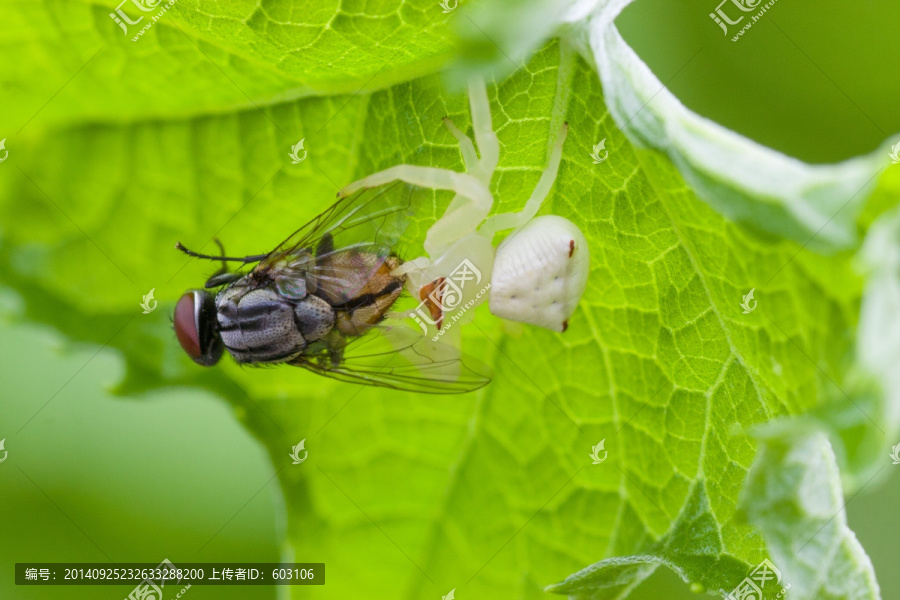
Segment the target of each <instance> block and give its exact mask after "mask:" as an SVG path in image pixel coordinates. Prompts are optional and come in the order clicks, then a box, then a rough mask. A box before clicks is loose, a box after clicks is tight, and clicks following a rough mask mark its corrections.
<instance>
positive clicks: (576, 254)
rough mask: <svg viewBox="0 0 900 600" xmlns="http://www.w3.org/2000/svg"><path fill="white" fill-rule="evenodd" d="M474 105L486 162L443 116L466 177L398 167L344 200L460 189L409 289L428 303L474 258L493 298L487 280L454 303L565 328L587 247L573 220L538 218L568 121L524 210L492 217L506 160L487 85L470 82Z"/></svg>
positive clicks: (416, 263) (355, 186) (409, 271)
mask: <svg viewBox="0 0 900 600" xmlns="http://www.w3.org/2000/svg"><path fill="white" fill-rule="evenodd" d="M469 103H470V108H471V111H472V127H473V129H474V132H475V142H477V144H478V149H479V150H480V152H481V157H480V158H479V157H478V155H477V153H476V151H475V143H473V141H472V140H471V139H470V138H469V137H468V136H466V135H465V134H464V133H463V132H462V131H460V130H459V129H458V128H457V127H456V126H455V125H454V124H453V123H452V122H451V121H450V120H449V119H448V118H445V119H444V123H445V125H446V126H447V128H448V129H449V130H450V132H451V133H452V134H453V136H454V137H455V138H456V139H457V140H458V141H459V145H460V150H461V152H462V155H463V162H464V164H465V167H466V172H465V173H458V172H456V171H451V170H449V169H439V168H435V167H422V166H415V165H406V164H403V165H397V166H394V167H390V168H388V169H385V170H384V171H380V172H378V173H375V174H373V175H369V176H368V177H364V178H363V179H360V180H359V181H357V182H355V183H352V184H350V185H349V186H347V187H346V188H344V189H343V190H342V191H341V195H349V194H352V193H353V192H355V191H357V190H360V189H363V188H369V187H376V186H380V185H384V184H387V183H390V182H393V181H398V180H399V181H404V182H406V183H410V184H413V185H417V186H421V187H426V188H436V189H443V190H450V191H452V192H454V193H455V194H456V195H455V196H454V197H453V200H452V201H451V202H450V204H449V206H448V207H447V210H446V211H445V212H444V215H443V216H442V217H441V218H440V219H438V220H437V221H436V222H435V223H434V224H433V225H432V226H431V228H430V229H429V230H428V233H427V234H426V237H425V242H424V247H425V252H426V253H427V255H428V256H422V257H419V258H416V259H413V260H410V261H407V262H405V263H403V264H402V265H401V266H400V267H398V268H397V269H396V270H395V272H394V273H395V274H405V275H406V276H407V283H406V285H407V288H408V290H409V292H410V293H411V294H412V295H413V297H414V298H421V299H423V300H424V295H425V293H423V290H426V291H427V290H431V289H433V288H434V282H435V281H437V280H439V278H443V277H447V276H449V275H450V274H451V273H452V272H454V270H455V269H457V268H458V267H459V266H460V265H461V264H463V262H464V261H466V260H468V261H469V263H470V264H472V265H474V266H475V267H476V269H477V271H478V272H479V273H480V275H481V279H482V280H485V279H486V280H487V282H490V286H489V288H490V289H489V293H484V292H483V290H484V289H485V287H486V285H487V284H486V282H485V283H480V284H479V285H469V286H466V287H464V288H463V289H462V297H461V298H457V299H456V300H459V302H456V304H455V305H461V304H464V305H466V306H469V307H471V306H475V305H477V304H480V303H481V302H483V301H484V300H485V299H488V300H489V306H490V310H491V312H492V313H493V314H495V315H496V316H498V317H502V318H504V319H509V320H512V321H521V322H524V323H529V324H532V325H537V326H539V327H544V328H547V329H551V330H554V331H565V330H566V328H567V327H568V320H569V317H571V315H572V313H573V312H574V311H575V307H576V306H577V305H578V302H579V300H580V299H581V295H582V294H583V293H584V290H585V287H586V286H587V276H588V271H589V256H588V248H587V242H586V240H585V238H584V235H583V234H582V233H581V230H579V229H578V227H577V226H576V225H575V224H574V223H572V222H571V221H569V220H567V219H564V218H562V217H559V216H553V215H548V216H541V217H537V218H535V215H536V214H537V212H538V211H539V210H540V208H541V205H542V204H543V202H544V200H545V199H546V198H547V195H548V194H549V192H550V188H551V187H552V185H553V182H554V181H555V180H556V174H557V171H558V169H559V163H560V160H561V158H562V148H563V142H564V141H565V138H566V132H567V130H568V124H565V125H563V127H562V128H561V129H560V131H559V134H558V135H557V137H556V141H555V143H554V145H553V148H552V150H551V152H550V158H549V164H548V166H547V168H546V169H545V170H544V172H543V173H542V174H541V177H540V180H539V181H538V183H537V185H536V186H535V188H534V191H532V193H531V197H530V198H529V199H528V201H527V202H526V204H525V207H524V208H523V209H522V210H521V211H520V212H517V213H503V214H499V215H494V216H491V217H488V215H489V214H490V212H491V208H492V207H493V205H494V199H493V197H492V195H491V192H490V190H489V185H490V181H491V177H492V175H493V174H494V170H495V168H496V167H497V162H498V160H499V157H500V143H499V141H498V139H497V135H496V133H494V131H493V128H492V126H491V112H490V103H489V101H488V96H487V88H486V87H485V84H484V81H482V80H475V81H472V82H470V84H469ZM507 229H513V232H512V233H510V235H509V236H508V237H507V238H506V239H505V240H504V241H503V243H502V244H500V246H499V247H498V248H496V249H495V248H494V245H493V238H494V235H495V234H496V233H497V232H499V231H503V230H507ZM431 257H437V258H431ZM426 293H427V292H426ZM438 326H440V322H438Z"/></svg>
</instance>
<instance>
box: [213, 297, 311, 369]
mask: <svg viewBox="0 0 900 600" xmlns="http://www.w3.org/2000/svg"><path fill="white" fill-rule="evenodd" d="M242 291H243V290H239V289H235V288H231V289H229V290H225V291H224V292H223V293H222V294H220V297H219V298H218V299H217V302H216V305H217V309H218V319H219V334H220V335H221V337H222V342H223V343H224V344H225V348H226V349H227V350H228V351H229V352H230V353H231V355H232V356H234V358H235V360H237V361H238V362H242V363H271V362H284V361H286V360H289V359H291V358H293V357H294V356H296V355H298V354H299V353H300V352H302V351H303V349H304V348H306V340H305V339H304V338H303V335H302V334H301V333H300V331H299V330H298V328H297V324H296V322H295V321H294V309H293V306H292V305H291V304H290V303H289V302H287V301H285V300H283V299H281V298H280V297H279V296H278V294H276V293H275V292H274V291H272V290H269V289H265V288H261V289H256V290H251V291H249V292H247V293H246V294H243V295H241V292H242Z"/></svg>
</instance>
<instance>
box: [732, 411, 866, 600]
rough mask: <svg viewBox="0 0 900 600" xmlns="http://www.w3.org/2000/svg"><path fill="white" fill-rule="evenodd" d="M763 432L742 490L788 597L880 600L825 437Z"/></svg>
mask: <svg viewBox="0 0 900 600" xmlns="http://www.w3.org/2000/svg"><path fill="white" fill-rule="evenodd" d="M779 429H780V430H779ZM762 435H763V442H762V445H761V448H760V451H759V456H758V457H757V459H756V462H755V464H754V465H753V469H752V470H751V471H750V475H749V476H748V479H747V485H746V488H745V496H746V497H747V498H748V502H747V512H748V516H749V519H750V521H751V522H752V523H753V524H754V525H756V526H757V527H759V529H760V530H761V531H762V532H763V535H764V536H765V538H766V540H767V542H768V544H767V545H768V549H769V552H770V554H771V556H772V560H773V562H774V563H775V565H776V566H777V567H778V569H779V570H780V571H781V572H782V575H783V578H784V579H783V582H782V585H784V582H787V583H790V585H791V595H790V597H791V598H796V599H797V600H806V599H813V598H815V599H816V600H838V599H841V600H880V598H881V594H880V592H879V589H878V582H877V581H876V580H875V571H874V569H873V567H872V562H871V561H870V560H869V557H868V556H867V555H866V553H865V550H863V548H862V545H861V544H860V543H859V541H858V540H857V539H856V536H855V535H854V534H853V532H852V531H851V530H850V528H849V527H848V526H847V515H846V512H845V511H844V505H845V501H844V498H843V494H842V492H841V481H840V472H839V470H838V466H837V462H836V460H835V456H834V452H833V451H832V449H831V444H829V442H828V439H827V437H826V436H825V435H824V434H822V433H816V432H810V433H807V434H806V435H797V431H796V430H795V429H794V428H792V427H788V428H780V427H772V428H770V430H769V431H768V432H767V433H763V434H762ZM882 462H884V461H883V460H882ZM882 468H883V465H882Z"/></svg>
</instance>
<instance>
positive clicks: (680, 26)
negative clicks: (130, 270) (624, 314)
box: [0, 0, 900, 600]
mask: <svg viewBox="0 0 900 600" xmlns="http://www.w3.org/2000/svg"><path fill="white" fill-rule="evenodd" d="M714 4H715V2H712V1H700V2H688V1H678V2H673V1H671V0H642V1H641V2H638V3H637V4H636V5H635V6H633V7H631V8H630V9H629V10H628V11H627V12H626V13H625V14H624V15H623V16H622V17H621V18H620V20H619V23H620V26H621V29H622V32H623V34H624V35H625V37H626V39H628V40H629V42H630V43H631V44H632V45H633V46H634V47H635V49H636V50H637V51H638V52H639V53H640V54H641V55H642V56H643V57H644V58H645V60H647V61H648V63H649V64H650V65H651V67H653V68H654V70H655V71H656V72H657V74H658V75H659V77H660V79H661V80H663V81H665V82H669V85H670V87H671V89H672V90H673V91H674V92H675V93H676V94H677V95H678V96H679V97H680V98H682V100H683V101H684V102H685V104H687V105H688V106H689V107H690V108H692V109H694V110H696V111H698V112H700V113H701V114H704V115H707V116H709V117H710V118H712V119H714V120H717V121H719V122H720V123H722V124H724V125H726V126H727V127H730V128H732V129H735V130H736V131H738V132H740V133H743V134H745V135H748V136H750V137H752V138H754V139H756V140H758V141H760V142H761V143H763V144H766V145H770V146H772V147H775V148H777V149H779V150H782V151H784V152H786V153H789V154H792V155H794V156H797V157H800V158H802V159H804V160H808V161H813V162H829V161H835V160H840V159H844V158H847V157H850V156H853V155H856V154H860V153H865V152H869V151H871V150H872V149H874V148H875V147H876V146H877V145H878V144H880V143H881V142H882V141H883V140H884V139H885V138H887V137H889V136H890V135H891V134H893V133H894V132H897V131H900V111H898V110H897V109H896V103H897V99H898V98H900V78H898V77H896V76H894V75H893V74H892V72H893V71H891V70H889V67H888V65H897V64H900V45H898V44H897V43H896V40H895V38H894V33H895V29H896V25H897V24H900V6H898V5H897V4H896V3H893V4H891V3H889V2H886V1H877V2H874V1H873V2H867V3H857V4H855V5H852V6H850V5H846V4H839V3H837V2H818V3H813V2H788V1H787V0H784V1H782V2H779V3H778V4H777V5H776V7H775V8H774V9H773V10H772V11H771V14H770V15H768V16H767V17H766V19H765V20H764V21H763V22H761V23H759V24H758V25H757V26H755V27H754V28H753V29H752V31H751V32H750V33H749V34H748V35H746V36H745V37H744V39H742V40H741V41H740V42H739V43H737V44H733V43H731V42H725V41H723V40H722V39H721V32H720V31H719V30H718V28H717V27H715V25H714V24H712V22H711V21H710V19H709V17H708V16H707V15H708V13H709V12H710V10H712V8H714V6H713V5H714ZM701 49H705V51H700V53H699V54H698V55H697V58H696V60H693V61H691V62H690V63H689V64H688V66H687V67H684V63H685V61H686V60H687V59H689V58H690V57H691V56H693V55H694V54H695V53H697V52H698V51H699V50H701ZM893 70H896V69H895V68H894V69H893ZM0 281H2V278H0ZM18 303H19V300H18V299H17V297H16V296H15V294H14V293H13V292H11V291H10V290H8V289H2V291H0V307H2V319H0V340H2V342H3V343H2V344H0V380H2V382H3V392H2V395H3V404H2V406H3V408H2V410H0V438H3V437H5V438H7V442H6V449H7V451H8V452H9V458H8V460H7V461H6V462H4V463H3V464H2V465H0V489H2V490H3V496H2V497H3V501H2V502H3V516H2V518H0V540H2V544H0V565H2V569H0V598H3V599H6V598H15V599H18V598H26V599H30V598H34V599H38V598H48V599H51V598H73V599H82V598H84V599H87V598H91V599H94V598H117V597H125V596H126V595H127V593H128V591H129V590H130V587H129V586H122V587H96V588H94V587H66V588H63V587H58V588H44V589H37V588H22V587H18V588H17V587H15V586H14V585H13V582H12V576H11V573H12V570H11V565H12V564H13V563H15V562H17V561H28V560H42V561H67V560H69V561H92V562H105V560H106V557H105V556H104V553H108V554H111V555H114V556H116V557H117V558H118V559H119V560H130V561H144V562H158V561H160V560H162V559H163V558H169V559H170V560H172V561H173V562H175V563H176V564H177V563H178V561H179V560H181V561H184V560H191V561H217V560H220V561H276V560H278V559H279V555H280V545H279V544H280V535H281V532H280V527H281V526H282V524H281V522H280V512H279V510H280V509H279V507H280V503H281V498H280V491H279V489H278V484H277V480H276V479H273V478H272V475H273V470H272V467H271V465H270V464H269V462H268V460H267V457H266V455H265V452H264V451H263V450H262V448H261V446H260V445H259V444H258V443H256V441H255V440H253V439H252V438H251V437H250V436H249V434H247V433H246V432H245V431H244V430H243V429H242V428H241V427H240V426H239V425H238V424H237V422H236V421H235V419H234V418H233V416H232V415H231V414H230V409H229V408H228V407H226V406H225V405H223V404H221V403H219V402H217V401H216V400H215V399H214V398H213V397H212V396H211V395H208V394H206V393H198V392H195V391H192V390H188V389H179V390H169V391H167V392H165V393H152V394H149V395H147V396H145V397H142V398H141V399H139V400H138V399H133V398H127V397H125V398H122V397H116V396H113V395H112V394H111V393H110V391H109V390H110V388H111V387H112V386H113V385H114V384H115V383H116V382H117V381H118V380H119V379H120V377H121V375H122V362H121V359H120V358H119V357H118V356H117V355H116V354H115V353H114V352H112V351H109V350H98V349H97V348H96V347H77V346H76V347H72V346H70V345H68V344H67V343H66V342H65V341H64V340H62V339H61V338H60V337H59V336H58V335H57V334H55V333H54V332H53V331H51V330H48V329H46V328H42V327H38V326H34V325H29V324H25V323H22V322H21V321H20V319H19V318H18V317H17V314H19V306H18ZM173 343H174V339H173ZM95 355H96V356H95ZM89 359H92V360H90V362H89V363H88V364H87V366H84V365H85V363H86V362H87V361H88V360H89ZM45 403H47V404H46V406H45V407H44V408H43V409H41V410H40V412H38V413H37V415H36V416H34V418H33V420H30V419H32V416H33V415H34V414H35V412H36V411H38V409H39V408H41V407H42V406H43V405H44V404H45ZM26 423H27V426H25V427H24V429H22V431H21V433H17V432H18V431H19V430H20V428H22V427H23V425H25V424H26ZM267 482H268V483H267ZM898 498H900V482H898V479H897V478H896V477H893V478H892V479H890V480H889V481H888V482H887V483H886V484H885V485H882V486H881V487H878V488H876V487H875V486H874V485H873V486H870V487H869V488H867V489H865V490H864V491H863V492H862V493H861V494H860V495H859V496H857V497H855V498H853V500H852V502H850V503H849V505H848V507H847V509H848V513H849V520H850V525H851V527H852V528H853V529H854V530H855V531H856V533H857V535H858V537H859V538H860V541H861V542H862V544H863V546H864V547H865V548H866V550H867V551H868V553H869V556H870V557H871V558H872V561H873V563H874V565H875V570H876V573H877V574H878V577H879V582H880V584H881V587H882V595H883V597H884V598H898V597H900V574H898V573H897V572H896V571H894V570H893V569H892V565H893V562H894V556H895V543H894V540H893V539H892V538H891V537H890V536H888V535H885V525H886V524H890V523H894V522H896V512H895V511H896V504H897V500H898ZM200 548H202V551H199V552H198V549H200ZM295 558H296V560H298V561H305V560H308V561H316V560H317V557H316V556H298V557H295ZM314 596H315V590H314V589H312V590H310V597H314ZM189 597H190V598H196V599H203V598H223V599H228V598H246V599H256V598H259V599H263V598H266V599H271V598H275V597H276V590H274V589H272V588H267V587H266V588H262V587H215V588H212V587H194V588H192V590H191V591H190V594H189ZM634 597H635V598H640V599H642V600H644V599H646V600H649V599H651V598H653V599H656V598H660V597H666V598H672V599H676V600H677V599H679V598H690V597H695V596H694V595H693V594H691V593H690V592H689V591H688V590H687V588H686V586H684V585H683V584H682V583H681V582H680V580H678V579H677V578H676V577H674V576H673V575H671V574H670V573H667V572H665V569H660V571H659V572H658V573H657V574H656V575H655V576H654V577H653V578H652V579H651V580H650V581H648V582H647V583H645V584H644V585H643V586H642V588H641V589H640V590H639V592H638V593H637V594H635V596H634Z"/></svg>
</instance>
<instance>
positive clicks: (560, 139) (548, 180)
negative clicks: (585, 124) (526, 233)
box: [478, 123, 569, 237]
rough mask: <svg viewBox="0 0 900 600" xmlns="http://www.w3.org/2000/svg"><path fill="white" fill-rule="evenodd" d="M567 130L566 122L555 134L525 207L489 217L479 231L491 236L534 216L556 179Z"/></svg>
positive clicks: (520, 224)
mask: <svg viewBox="0 0 900 600" xmlns="http://www.w3.org/2000/svg"><path fill="white" fill-rule="evenodd" d="M568 131H569V124H568V123H566V124H564V125H563V126H562V128H560V130H559V133H558V134H557V135H556V142H555V143H554V144H553V149H552V150H551V151H550V160H549V163H548V165H547V168H546V169H544V172H543V173H541V178H540V179H539V180H538V182H537V185H536V186H535V187H534V190H533V191H532V192H531V197H530V198H528V202H526V203H525V207H524V208H523V209H522V210H521V211H520V212H517V213H503V214H499V215H494V216H493V217H490V218H489V219H487V220H486V221H485V222H484V224H483V225H482V226H481V228H480V229H479V230H478V231H479V233H482V234H484V235H487V236H488V237H493V235H494V234H495V233H496V232H498V231H503V230H504V229H513V228H519V227H522V226H523V225H525V223H527V222H528V221H530V220H531V219H533V218H534V216H535V215H536V214H537V213H538V211H539V210H540V209H541V205H542V204H543V203H544V200H546V199H547V195H548V194H549V193H550V189H551V188H552V187H553V182H554V181H556V175H557V173H558V172H559V163H560V161H561V160H562V151H563V143H564V142H565V141H566V134H567V133H568Z"/></svg>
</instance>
